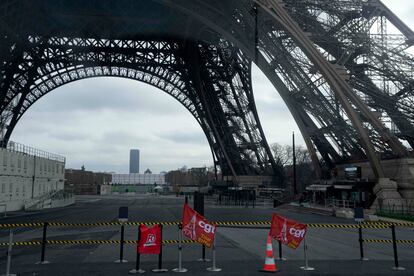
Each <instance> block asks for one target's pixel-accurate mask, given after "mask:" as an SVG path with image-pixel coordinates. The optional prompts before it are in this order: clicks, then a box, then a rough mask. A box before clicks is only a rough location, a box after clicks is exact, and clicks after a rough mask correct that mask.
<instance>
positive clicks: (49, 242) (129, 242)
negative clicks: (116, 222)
mask: <svg viewBox="0 0 414 276" xmlns="http://www.w3.org/2000/svg"><path fill="white" fill-rule="evenodd" d="M179 242H180V241H179V240H163V241H162V244H163V245H168V244H178V243H179ZM120 243H121V241H120V240H47V241H46V244H47V245H67V244H88V245H89V244H120ZM123 243H124V244H127V245H136V244H137V241H136V240H124V241H123ZM181 243H185V244H191V243H197V242H196V241H193V240H182V241H181ZM12 245H13V246H33V245H42V241H40V240H39V241H25V242H13V243H12ZM0 246H9V243H8V242H0Z"/></svg>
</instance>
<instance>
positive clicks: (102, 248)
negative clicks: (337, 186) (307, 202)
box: [0, 195, 414, 275]
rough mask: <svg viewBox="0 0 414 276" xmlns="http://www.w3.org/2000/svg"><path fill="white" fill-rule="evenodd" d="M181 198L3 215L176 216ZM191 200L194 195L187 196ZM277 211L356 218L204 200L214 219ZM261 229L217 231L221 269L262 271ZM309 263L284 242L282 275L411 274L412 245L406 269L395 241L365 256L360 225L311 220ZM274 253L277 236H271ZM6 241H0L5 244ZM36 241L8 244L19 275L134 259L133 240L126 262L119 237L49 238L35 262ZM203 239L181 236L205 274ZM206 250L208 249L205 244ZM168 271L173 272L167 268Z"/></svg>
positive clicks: (91, 200) (132, 231)
mask: <svg viewBox="0 0 414 276" xmlns="http://www.w3.org/2000/svg"><path fill="white" fill-rule="evenodd" d="M183 202H184V199H183V198H182V197H175V196H154V195H151V196H130V197H121V196H105V197H99V196H83V197H78V198H77V202H76V204H75V205H73V206H70V207H68V208H64V209H56V210H45V211H41V212H36V213H32V214H30V215H28V214H25V213H13V214H10V215H9V217H8V218H3V219H1V220H0V221H1V222H2V223H12V222H45V221H47V222H80V223H86V222H88V223H90V222H110V221H116V220H117V217H118V208H119V207H121V206H128V208H129V220H130V221H151V222H155V221H179V220H180V219H181V213H182V204H183ZM190 203H191V202H190ZM275 212H276V213H278V214H281V215H284V216H286V217H289V218H291V219H295V220H298V221H300V222H305V223H353V221H352V220H347V219H341V218H336V217H332V216H323V215H315V214H309V213H304V212H300V211H299V212H295V211H292V210H287V209H285V208H283V207H280V208H275V209H274V208H271V207H270V206H256V208H251V207H250V208H245V207H230V206H216V205H214V204H212V203H206V206H205V215H206V217H207V218H208V219H210V220H217V221H270V219H271V215H272V214H273V213H275ZM267 233H268V230H266V229H246V228H242V229H240V228H224V227H220V228H219V229H218V231H217V236H216V239H217V251H216V254H217V266H218V267H220V268H222V271H221V272H217V274H222V275H259V274H261V272H259V270H260V269H261V268H262V267H263V264H264V258H265V245H266V235H267ZM363 234H364V238H366V239H391V230H390V229H364V232H363ZM41 237H42V229H41V228H25V229H16V230H15V235H14V240H15V241H33V240H41ZM47 237H48V239H51V240H119V239H120V226H105V227H69V228H68V227H49V229H48V232H47ZM413 237H414V229H412V228H397V239H407V240H408V239H412V238H413ZM136 238H137V227H135V226H127V227H126V232H125V239H126V240H134V239H136ZM163 239H178V229H177V226H166V227H164V230H163ZM0 241H1V242H7V241H8V230H7V229H3V230H1V231H0ZM307 244H308V246H309V250H308V256H309V265H310V266H312V267H314V268H315V271H313V272H304V271H302V270H300V267H301V266H303V265H304V252H303V247H302V246H300V247H299V248H298V249H296V250H292V249H289V248H287V247H283V257H286V259H287V260H286V261H276V264H277V266H278V269H279V270H280V273H279V274H280V275H350V274H353V275H370V274H371V275H393V274H395V275H400V274H401V275H413V273H414V264H413V260H414V250H413V245H412V244H399V245H398V255H399V260H400V266H403V267H405V268H406V271H402V272H394V271H393V270H392V269H391V267H392V266H393V265H394V261H393V260H394V259H393V249H392V244H376V243H372V244H371V243H370V244H366V245H365V256H366V257H367V258H369V260H368V261H360V260H359V256H360V255H359V244H358V231H357V229H329V228H310V229H309V231H308V234H307ZM273 248H274V253H275V255H276V258H277V257H278V256H277V255H278V246H277V243H276V242H274V243H273ZM5 251H6V247H3V252H5ZM40 253H41V247H40V246H38V245H37V246H15V247H14V248H13V254H12V255H13V258H12V269H11V271H12V272H13V273H18V274H19V275H127V274H128V271H129V270H130V269H132V268H134V267H135V258H136V253H135V246H134V245H125V253H124V258H125V259H126V260H128V263H123V264H119V263H114V261H115V260H117V259H119V245H116V244H108V245H107V244H102V245H99V244H91V245H84V244H66V245H48V246H47V247H46V255H45V259H46V260H47V261H49V262H50V264H47V265H36V264H35V263H36V262H38V261H39V260H40ZM200 257H201V247H200V246H199V245H196V244H186V245H184V248H183V266H184V267H185V268H188V269H189V272H188V273H187V274H188V275H207V274H210V275H211V274H213V273H212V272H207V271H206V268H207V267H209V266H211V265H212V264H211V262H207V263H205V262H199V261H197V260H198V258H200ZM207 257H209V258H211V251H210V250H207ZM5 261H6V257H5V255H4V254H3V255H2V256H1V259H0V273H4V272H5V270H6V265H5ZM156 266H157V256H154V255H149V256H148V255H145V256H141V267H142V268H143V269H144V270H146V271H147V272H146V273H147V274H152V273H153V272H151V269H153V268H156ZM177 266H178V250H177V244H171V245H165V246H164V247H163V267H165V268H167V269H169V270H171V269H172V268H175V267H177ZM167 274H173V273H172V272H167Z"/></svg>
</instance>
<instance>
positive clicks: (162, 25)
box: [0, 0, 414, 177]
mask: <svg viewBox="0 0 414 276" xmlns="http://www.w3.org/2000/svg"><path fill="white" fill-rule="evenodd" d="M46 10H47V13H46ZM0 23H2V24H0V30H1V34H2V36H1V39H2V44H1V46H0V47H2V48H1V52H0V55H1V58H2V63H0V66H1V67H0V68H1V69H0V70H2V71H1V72H2V75H3V80H2V81H1V83H0V85H2V86H0V88H1V89H2V93H1V94H0V96H1V97H3V98H0V103H2V102H3V106H2V107H1V108H2V112H5V113H7V112H8V114H9V116H10V114H13V115H14V114H16V110H20V109H21V108H23V106H24V104H23V103H24V101H20V98H21V95H25V94H24V93H29V91H25V90H24V87H25V83H24V81H23V82H20V83H19V84H13V80H14V79H15V78H16V77H17V76H20V77H23V79H26V80H29V81H30V80H32V81H33V80H35V79H36V74H37V73H38V72H36V70H35V69H33V68H32V67H33V65H32V64H25V65H24V66H21V65H20V63H21V60H19V59H21V57H20V56H19V53H25V54H27V52H25V51H24V49H26V48H27V45H26V44H27V37H32V38H36V37H39V38H41V39H44V38H50V37H56V38H60V39H62V38H67V39H71V38H79V39H86V40H88V39H107V40H119V41H124V40H130V41H135V40H146V41H170V40H171V39H172V41H175V42H177V43H178V45H180V47H181V49H185V50H183V51H182V54H181V58H182V60H181V61H182V64H180V65H183V66H184V67H187V69H188V66H190V65H191V66H193V67H192V68H193V69H196V70H192V71H191V70H190V71H185V69H184V71H183V70H181V71H179V72H181V73H180V74H181V75H179V76H180V77H181V78H182V77H183V76H186V77H185V78H183V79H181V80H182V81H183V82H184V83H185V85H186V89H187V91H193V92H194V95H195V96H194V95H192V94H191V93H190V92H188V94H186V96H187V97H188V98H189V99H190V100H189V102H192V103H193V106H194V108H195V110H199V111H200V112H198V113H197V114H203V115H202V116H200V115H199V117H198V118H202V119H201V120H204V121H203V122H202V123H201V125H202V127H203V129H204V131H205V132H206V133H211V134H210V136H211V137H210V138H209V142H210V145H211V146H212V148H220V149H221V152H218V151H217V150H216V151H215V152H216V153H215V154H216V155H217V156H219V157H218V158H217V160H216V161H217V162H218V163H220V162H221V163H220V165H221V166H222V167H225V166H227V165H223V164H229V161H231V160H234V163H233V164H232V165H231V166H230V165H229V166H228V167H226V170H228V171H233V172H236V171H239V170H240V171H241V172H242V173H248V171H249V172H252V171H257V168H262V169H261V171H264V169H263V168H264V167H263V165H260V164H273V161H272V158H271V155H270V152H269V150H268V146H267V143H266V141H265V138H264V135H263V132H262V130H261V127H260V123H259V121H258V119H257V114H256V111H255V107H254V105H253V106H250V107H249V108H248V110H250V111H251V112H252V113H251V114H250V115H249V114H248V115H246V116H243V115H242V114H243V112H242V110H244V109H245V108H246V105H245V104H244V99H243V97H240V95H239V93H238V91H241V90H243V91H251V84H250V78H249V73H246V72H248V71H249V70H250V65H249V59H251V60H253V61H254V62H255V63H257V64H258V65H259V67H260V68H261V69H262V70H263V72H265V74H266V75H267V76H268V78H269V80H270V81H271V82H272V83H273V84H274V86H275V87H276V88H277V90H278V92H279V93H280V95H281V96H282V98H283V99H284V100H285V102H286V104H287V106H288V108H289V109H290V111H291V112H292V114H293V116H294V118H295V120H296V122H297V123H298V126H299V128H300V129H301V132H302V135H303V137H304V139H305V142H306V144H307V146H308V149H309V150H310V153H311V156H312V160H313V161H314V164H315V168H316V169H317V171H318V168H319V164H320V161H321V160H323V161H325V162H326V163H327V164H328V165H329V166H333V165H334V164H335V163H338V162H344V161H355V160H364V159H368V160H369V161H370V162H371V166H372V168H373V170H374V172H375V173H376V175H377V176H379V177H381V176H383V172H382V169H381V167H380V165H379V160H378V159H379V158H388V157H405V156H408V155H410V154H412V147H413V141H414V133H413V128H414V118H413V114H414V112H413V103H414V96H413V70H412V60H413V58H412V56H411V55H410V54H409V51H407V49H409V48H410V47H411V45H412V43H413V42H414V35H413V34H412V31H411V30H410V29H409V28H408V27H407V26H406V25H405V24H404V23H403V22H401V21H400V20H399V19H398V18H397V17H396V16H395V15H394V14H392V12H390V10H389V9H387V8H386V7H385V6H384V5H383V4H382V3H381V2H380V1H377V0H369V1H365V0H364V1H363V0H336V1H328V0H285V1H275V0H226V1H221V0H210V1H203V0H192V1H188V0H148V1H132V0H119V1H115V0H108V1H105V2H104V3H103V2H102V1H98V0H88V1H85V0H83V1H80V0H72V1H68V0H59V1H48V0H43V1H27V0H20V1H19V0H16V1H11V0H9V1H4V5H3V6H2V5H0ZM387 23H388V24H389V25H390V24H393V25H394V26H396V29H398V34H397V35H394V34H391V33H390V32H389V31H388V30H387V28H386V26H387ZM43 41H44V40H43ZM46 41H47V40H46ZM3 42H4V43H3ZM194 42H196V43H194ZM43 43H44V42H43ZM194 44H195V45H199V48H198V54H197V59H196V61H197V62H195V61H194V60H193V58H189V57H188V54H186V52H188V51H190V52H191V51H192V52H193V53H194V54H195V50H194V48H196V47H195V46H194ZM189 45H193V46H192V47H191V48H189V47H190V46H189ZM200 45H202V47H200ZM219 45H221V46H219ZM222 45H226V46H225V47H227V50H225V51H224V48H223V49H221V47H224V46H222ZM41 47H44V46H42V43H40V45H39V46H38V49H42V48H41ZM29 48H30V47H29ZM191 49H193V50H191ZM74 50H75V51H76V49H75V48H74ZM40 52H42V50H40ZM226 52H232V53H233V54H232V55H229V54H228V53H227V54H223V53H226ZM16 53H17V55H16ZM234 53H237V54H234ZM29 54H30V53H29ZM95 54H97V52H95ZM121 54H125V55H128V54H127V53H121ZM131 55H132V56H133V54H131ZM101 56H105V57H108V56H110V54H109V53H107V52H104V54H101ZM222 56H233V58H232V59H231V62H234V63H231V64H237V66H238V68H239V69H238V70H233V69H229V68H227V69H223V68H221V67H222V66H220V62H222V61H221V59H222ZM235 57H237V58H235ZM88 58H89V57H88ZM132 59H133V58H132ZM150 59H151V58H150ZM177 60H178V59H177ZM136 62H143V61H142V60H139V61H136ZM146 62H147V63H150V61H149V60H147V61H146ZM82 64H83V65H82ZM77 65H79V66H85V65H87V63H86V60H81V61H79V64H76V66H77ZM175 65H176V66H177V64H175ZM227 65H230V64H227ZM44 66H46V65H44ZM59 66H60V67H59V68H58V70H63V68H66V67H68V68H69V66H66V64H65V63H62V64H61V65H59ZM106 66H108V68H109V65H106ZM116 66H118V67H122V66H119V65H115V67H116ZM148 66H149V64H148ZM154 66H155V65H154ZM195 66H197V67H195ZM232 66H233V65H232ZM237 66H236V67H237ZM90 67H94V68H96V64H91V65H90ZM174 70H178V69H177V68H174V69H171V71H174ZM16 72H17V73H16ZM151 72H152V71H151ZM174 72H176V71H174ZM183 72H184V73H183ZM186 72H187V73H186ZM195 72H196V73H195ZM234 72H237V73H236V74H235V73H234ZM229 76H233V77H234V76H236V77H234V78H233V79H231V78H229ZM220 78H222V79H220ZM46 79H47V77H45V79H44V81H45V82H46ZM207 80H208V81H207ZM12 84H13V85H14V86H13V85H12ZM240 84H241V85H240ZM19 86H20V87H19ZM5 87H11V88H13V89H15V90H19V91H21V92H20V94H10V93H11V92H4V91H5V90H4V89H5ZM189 87H192V88H191V89H190V88H189ZM194 87H196V88H197V89H196V88H194ZM240 87H243V88H242V89H241V90H238V89H240ZM218 89H221V91H226V97H222V96H221V94H220V93H218V92H217V90H218ZM29 90H30V89H29ZM242 94H243V96H244V97H245V98H246V99H247V100H248V101H249V102H250V103H253V102H254V100H253V97H252V95H250V92H244V93H242ZM13 95H14V96H13ZM191 96H193V98H191ZM231 97H233V98H235V99H239V98H240V99H241V100H240V102H239V103H237V102H234V101H233V100H234V99H232V98H231ZM7 101H9V102H10V103H11V102H13V104H12V105H7V107H8V108H9V111H7V107H6V105H4V103H5V102H7ZM19 102H20V103H21V106H20V107H19ZM229 103H233V105H232V107H233V109H227V108H228V105H229ZM12 106H14V107H13V108H12V109H10V107H12ZM203 106H204V107H203ZM219 106H220V107H221V111H220V112H217V110H216V109H218V107H219ZM207 107H209V108H207ZM203 108H204V109H203ZM209 109H210V111H207V110H209ZM209 113H210V115H209ZM245 114H247V113H245ZM15 116H18V115H15ZM252 118H253V119H252ZM8 120H10V118H9V119H8ZM3 122H4V120H3ZM225 122H227V123H225ZM213 126H214V127H213ZM234 126H237V127H234ZM255 126H258V130H257V131H255V130H254V129H255ZM232 129H237V131H236V132H234V131H233V130H232ZM229 133H232V134H231V135H230V134H229ZM231 136H233V137H231ZM214 137H216V138H217V137H219V138H222V141H219V140H216V139H214ZM253 141H254V142H253ZM217 145H218V146H217ZM242 145H244V146H242ZM246 145H248V146H246ZM237 147H238V149H237V150H234V149H236V148H237ZM241 148H245V149H246V151H244V152H243V154H239V155H237V154H236V155H237V156H235V155H234V153H235V152H239V153H240V152H241ZM253 148H255V149H253ZM251 149H253V150H252V151H251V152H248V150H251ZM247 156H250V160H253V161H252V163H250V166H248V165H246V164H247V163H249V161H246V160H248V159H249V158H247ZM246 158H247V159H246ZM219 159H220V161H219ZM223 160H224V161H223ZM252 164H254V165H252ZM241 167H243V168H244V169H240V168H241ZM268 167H269V166H268ZM246 168H247V169H246Z"/></svg>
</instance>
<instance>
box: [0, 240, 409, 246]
mask: <svg viewBox="0 0 414 276" xmlns="http://www.w3.org/2000/svg"><path fill="white" fill-rule="evenodd" d="M362 241H363V242H365V243H392V242H393V240H387V239H363V240H362ZM179 242H180V241H179V240H163V241H162V244H163V245H169V244H178V243H179ZM120 243H121V241H120V240H47V241H46V244H48V245H67V244H88V245H89V244H120ZM124 243H125V244H127V245H136V244H137V241H136V240H124ZM181 243H183V244H192V243H197V242H196V241H193V240H182V241H181ZM396 243H401V244H411V243H414V240H396ZM12 245H13V246H36V245H42V241H24V242H13V243H12ZM0 246H9V243H8V242H0Z"/></svg>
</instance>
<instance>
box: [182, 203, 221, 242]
mask: <svg viewBox="0 0 414 276" xmlns="http://www.w3.org/2000/svg"><path fill="white" fill-rule="evenodd" d="M182 223H183V230H182V231H183V234H184V236H186V237H188V238H189V239H191V240H194V241H197V242H199V243H201V244H204V245H205V246H207V247H211V246H212V245H213V242H214V236H215V232H216V227H217V226H216V225H214V224H212V223H210V222H208V221H207V220H206V219H205V218H204V217H203V216H202V215H200V214H199V213H197V212H196V211H195V210H193V209H192V208H191V207H190V206H188V204H187V203H186V204H184V210H183V222H182Z"/></svg>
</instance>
